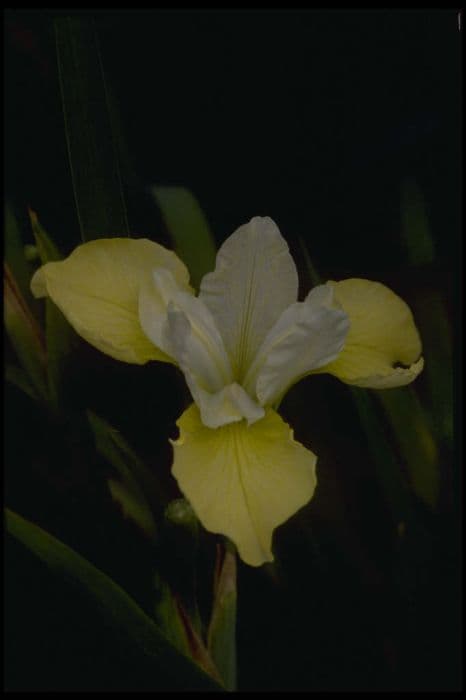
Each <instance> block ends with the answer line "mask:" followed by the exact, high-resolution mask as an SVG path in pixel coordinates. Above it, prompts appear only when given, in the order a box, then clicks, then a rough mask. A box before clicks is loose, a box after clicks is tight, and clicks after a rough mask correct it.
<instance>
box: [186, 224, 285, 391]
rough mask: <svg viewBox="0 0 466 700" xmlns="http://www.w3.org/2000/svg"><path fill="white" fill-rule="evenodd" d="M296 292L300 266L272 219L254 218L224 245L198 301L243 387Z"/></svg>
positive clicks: (202, 286) (204, 283)
mask: <svg viewBox="0 0 466 700" xmlns="http://www.w3.org/2000/svg"><path fill="white" fill-rule="evenodd" d="M297 293H298V276H297V272H296V266H295V264H294V261H293V258H292V257H291V255H290V252H289V249H288V245H287V243H286V241H285V240H284V238H283V237H282V235H281V234H280V231H279V229H278V227H277V225H276V224H275V223H274V222H273V221H272V219H270V218H269V217H259V216H257V217H254V218H253V219H251V221H250V222H249V223H247V224H245V225H243V226H240V227H239V228H238V229H237V230H236V231H235V232H234V233H233V234H232V235H231V236H230V237H229V238H227V239H226V241H225V242H224V243H223V245H222V246H221V248H220V250H219V251H218V254H217V262H216V267H215V270H214V272H210V273H208V274H207V275H205V277H204V278H203V280H202V282H201V288H200V294H199V297H200V298H201V299H202V301H203V302H204V303H205V304H206V306H207V307H208V308H209V309H210V311H211V312H212V315H213V317H214V319H215V323H216V325H217V327H218V329H219V331H220V333H221V335H222V337H223V340H224V342H225V347H226V350H227V352H228V354H229V357H230V361H231V364H232V368H233V373H234V377H235V380H236V381H237V382H239V383H240V384H241V383H242V380H243V379H244V376H245V374H246V372H247V369H248V367H249V364H250V363H251V362H252V360H253V358H254V356H255V354H256V352H257V350H258V349H259V347H260V345H261V343H262V341H263V339H264V338H265V336H266V334H267V333H268V331H269V330H270V328H272V326H273V325H274V323H275V322H276V321H277V319H278V318H279V317H280V315H281V313H282V312H283V311H284V310H285V309H286V308H287V307H288V306H289V305H290V304H292V303H293V302H294V301H296V298H297Z"/></svg>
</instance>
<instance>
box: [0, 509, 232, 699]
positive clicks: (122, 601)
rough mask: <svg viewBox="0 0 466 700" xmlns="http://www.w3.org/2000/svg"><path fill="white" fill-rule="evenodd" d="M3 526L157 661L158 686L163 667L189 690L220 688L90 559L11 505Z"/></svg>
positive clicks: (121, 635)
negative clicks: (26, 517) (183, 654)
mask: <svg viewBox="0 0 466 700" xmlns="http://www.w3.org/2000/svg"><path fill="white" fill-rule="evenodd" d="M5 524H6V530H7V531H8V532H9V533H10V534H11V535H12V536H13V537H15V538H16V539H17V540H18V541H20V542H21V543H22V544H23V545H24V546H26V547H27V549H29V550H30V551H31V552H32V553H33V554H34V555H36V556H37V557H38V558H39V559H40V560H41V561H42V562H43V563H44V564H46V565H47V566H48V567H49V568H50V569H51V570H52V571H53V572H54V573H55V574H58V575H60V576H61V577H62V578H63V579H65V580H66V581H67V582H68V583H70V584H71V585H72V586H75V587H78V588H79V589H80V590H82V591H84V592H85V593H86V595H87V597H88V598H89V599H90V600H91V602H92V603H93V605H94V609H95V611H96V613H97V614H98V615H99V617H100V618H102V619H103V620H104V621H105V623H106V624H108V625H109V626H110V627H111V629H113V631H114V632H115V634H116V635H117V636H118V638H122V639H124V640H125V641H126V642H129V643H130V644H131V646H132V647H133V648H135V649H136V650H137V651H138V654H139V655H140V656H141V657H144V658H145V660H146V661H148V662H149V663H150V664H152V665H153V669H154V687H157V672H158V671H161V672H163V673H164V674H168V675H169V676H170V677H172V678H173V680H174V682H176V685H177V687H184V689H188V690H203V691H219V690H222V688H221V686H219V685H218V684H216V683H215V682H214V681H213V680H212V679H211V678H209V676H207V675H206V674H205V673H203V672H202V671H201V670H200V669H199V668H197V666H195V665H194V664H193V663H191V662H190V661H189V659H187V658H186V657H184V656H182V655H181V654H179V653H178V652H177V651H176V650H175V649H174V647H173V646H172V645H171V644H170V643H169V642H168V641H167V640H166V638H165V637H164V635H163V634H162V632H161V631H160V630H159V628H158V627H157V625H156V624H155V623H154V621H153V620H151V619H150V618H149V617H148V616H147V615H146V614H145V613H144V611H143V610H142V609H141V608H140V607H139V606H138V605H137V603H136V602H135V601H134V600H133V598H131V597H130V596H129V595H128V594H127V593H126V591H124V590H123V589H122V588H121V587H120V586H119V585H118V584H117V583H116V582H115V581H113V580H112V579H111V578H110V577H109V576H107V575H106V574H104V573H103V572H102V571H100V570H99V569H98V568H97V567H95V566H94V565H93V564H91V563H90V562H89V561H88V560H87V559H85V558H84V557H82V556H81V555H80V554H78V553H77V552H75V551H74V550H73V549H71V548H70V547H68V546H67V545H65V544H64V543H63V542H61V541H60V540H58V539H57V538H55V537H53V536H52V535H51V534H50V533H48V532H46V531H45V530H42V528H40V527H38V526H37V525H35V524H34V523H31V522H29V521H28V520H26V519H24V518H23V517H21V516H20V515H18V514H17V513H14V512H13V511H11V510H9V509H5Z"/></svg>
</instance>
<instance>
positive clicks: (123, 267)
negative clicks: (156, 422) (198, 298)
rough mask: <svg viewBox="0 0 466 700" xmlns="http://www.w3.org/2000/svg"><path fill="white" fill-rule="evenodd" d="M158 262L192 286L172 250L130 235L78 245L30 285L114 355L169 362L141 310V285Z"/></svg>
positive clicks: (129, 359) (184, 285)
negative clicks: (143, 324)
mask: <svg viewBox="0 0 466 700" xmlns="http://www.w3.org/2000/svg"><path fill="white" fill-rule="evenodd" d="M157 267H164V268H167V269H168V270H170V272H171V273H172V274H173V276H174V278H175V279H176V281H177V282H178V284H179V285H180V287H181V288H182V289H189V285H188V272H187V270H186V268H185V266H184V265H183V263H182V262H181V261H180V260H179V259H178V258H177V257H176V255H175V254H174V253H173V252H172V251H170V250H167V249H166V248H163V247H162V246H161V245H158V244H157V243H154V242H153V241H149V240H146V239H130V238H109V239H99V240H96V241H89V242H88V243H84V244H83V245H80V246H78V247H77V248H76V249H75V250H74V251H73V252H72V253H71V255H70V256H69V257H68V258H66V260H63V261H60V262H50V263H47V264H46V265H44V266H43V267H41V268H40V269H39V270H38V271H37V272H36V274H35V275H34V277H33V278H32V281H31V289H32V291H33V294H34V295H35V296H37V297H42V296H49V297H51V299H52V300H53V302H54V303H55V304H56V305H57V306H58V307H59V308H60V309H61V311H62V312H63V313H64V315H65V316H66V318H67V319H68V321H69V322H70V323H71V325H72V326H73V328H74V329H75V330H76V331H77V333H79V335H81V336H82V337H83V338H84V339H85V340H87V341H88V342H89V343H91V345H94V347H96V348H97V349H98V350H101V351H102V352H104V353H106V354H107V355H110V356H111V357H114V358H115V359H116V360H122V361H123V362H131V363H134V364H144V363H145V362H148V361H149V360H162V361H165V362H170V361H171V360H170V358H169V357H168V355H166V354H165V353H164V352H163V351H162V350H160V349H159V348H157V347H156V346H155V345H154V344H153V343H152V342H151V341H150V340H149V339H148V338H147V336H146V335H145V334H144V332H143V330H142V328H141V325H140V322H139V315H138V297H139V290H140V288H141V285H142V284H147V281H148V280H151V276H152V272H153V270H154V269H155V268H157Z"/></svg>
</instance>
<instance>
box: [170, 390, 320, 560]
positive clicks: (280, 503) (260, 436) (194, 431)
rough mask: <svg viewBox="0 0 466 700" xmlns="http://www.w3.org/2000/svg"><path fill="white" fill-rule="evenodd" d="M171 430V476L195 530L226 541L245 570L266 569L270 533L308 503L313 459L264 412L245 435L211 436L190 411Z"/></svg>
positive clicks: (243, 429) (238, 426) (230, 429)
mask: <svg viewBox="0 0 466 700" xmlns="http://www.w3.org/2000/svg"><path fill="white" fill-rule="evenodd" d="M177 425H178V427H179V429H180V437H179V439H178V440H177V441H175V442H173V448H174V464H173V469H172V471H173V475H174V476H175V478H176V479H177V481H178V484H179V486H180V489H181V491H182V492H183V494H184V495H185V496H186V498H187V499H188V500H189V501H190V502H191V505H192V507H193V508H194V510H195V512H196V514H197V516H198V518H199V520H200V521H201V523H202V524H203V525H204V527H205V528H206V530H209V531H210V532H215V533H220V534H222V535H226V536H227V537H229V538H230V539H231V540H232V541H233V542H234V543H235V544H236V547H237V548H238V552H239V555H240V557H241V558H242V559H243V561H245V562H246V563H247V564H250V565H251V566H260V565H261V564H263V563H264V562H266V561H272V560H273V555H272V549H271V547H272V534H273V531H274V529H275V528H276V527H277V526H278V525H280V524H281V523H283V522H285V520H287V519H288V518H289V517H290V516H292V515H293V514H294V513H295V512H296V511H297V510H298V509H299V508H301V507H302V506H304V505H305V504H306V503H307V502H308V501H309V500H310V499H311V498H312V495H313V493H314V489H315V486H316V475H315V465H316V456H315V455H314V454H313V453H312V452H310V451H309V450H307V449H306V448H305V447H303V445H300V444H299V443H298V442H295V440H293V433H292V431H291V429H290V427H289V426H288V425H287V424H286V423H285V422H284V421H283V420H282V419H281V418H280V416H279V415H278V414H277V413H275V411H273V410H272V409H268V410H267V412H266V415H265V417H264V418H262V419H261V420H259V421H257V422H256V423H253V424H252V425H250V426H249V427H248V426H247V423H246V422H245V421H241V422H240V423H231V424H229V425H226V426H222V427H221V428H217V429H216V430H212V429H211V428H207V427H205V426H204V425H203V424H202V422H201V419H200V414H199V409H198V408H197V406H196V405H195V404H193V405H192V406H191V407H190V408H188V409H187V411H185V412H184V413H183V415H182V416H181V418H180V419H179V420H178V423H177Z"/></svg>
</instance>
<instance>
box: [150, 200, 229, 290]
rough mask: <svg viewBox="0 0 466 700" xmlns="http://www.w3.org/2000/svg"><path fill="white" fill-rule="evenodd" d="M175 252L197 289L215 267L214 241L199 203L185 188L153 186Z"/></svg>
mask: <svg viewBox="0 0 466 700" xmlns="http://www.w3.org/2000/svg"><path fill="white" fill-rule="evenodd" d="M152 193H153V195H154V198H155V200H156V202H157V204H158V205H159V207H160V209H161V212H162V216H163V218H164V221H165V224H166V226H167V228H168V231H169V232H170V234H171V236H172V238H173V241H174V243H175V251H176V252H177V254H178V255H179V257H180V258H181V259H182V260H183V262H184V263H185V264H186V266H187V268H188V270H189V272H190V275H191V284H192V285H193V286H194V287H195V288H196V289H198V288H199V284H200V282H201V279H202V277H203V276H204V275H205V274H206V272H209V271H210V270H213V269H214V267H215V255H216V249H215V241H214V238H213V236H212V233H211V231H210V228H209V224H208V223H207V219H206V217H205V216H204V212H203V211H202V209H201V207H200V205H199V202H198V201H197V199H196V198H195V197H194V195H193V194H192V193H191V192H189V190H186V189H185V188H184V187H153V188H152Z"/></svg>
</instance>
